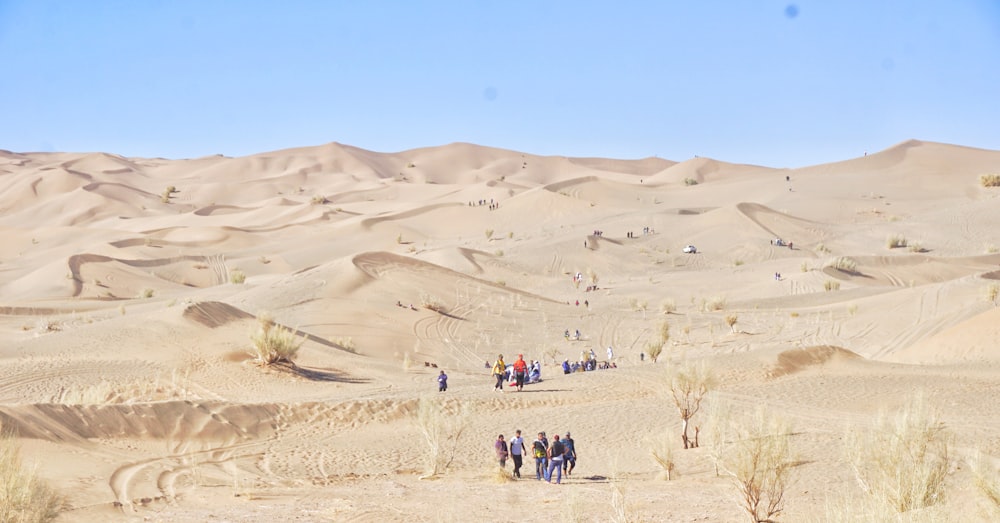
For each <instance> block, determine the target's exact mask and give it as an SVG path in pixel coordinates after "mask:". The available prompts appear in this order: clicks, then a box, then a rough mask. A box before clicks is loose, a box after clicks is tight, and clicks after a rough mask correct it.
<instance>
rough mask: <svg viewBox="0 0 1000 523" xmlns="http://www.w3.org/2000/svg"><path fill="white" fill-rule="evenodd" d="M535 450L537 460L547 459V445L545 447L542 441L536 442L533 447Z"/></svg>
mask: <svg viewBox="0 0 1000 523" xmlns="http://www.w3.org/2000/svg"><path fill="white" fill-rule="evenodd" d="M533 448H534V450H535V457H536V458H544V457H545V445H543V444H542V442H541V441H536V442H535V443H534V445H533Z"/></svg>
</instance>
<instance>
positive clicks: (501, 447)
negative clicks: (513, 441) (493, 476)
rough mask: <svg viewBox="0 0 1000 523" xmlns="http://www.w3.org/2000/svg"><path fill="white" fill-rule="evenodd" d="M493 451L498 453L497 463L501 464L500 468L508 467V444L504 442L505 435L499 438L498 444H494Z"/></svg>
mask: <svg viewBox="0 0 1000 523" xmlns="http://www.w3.org/2000/svg"><path fill="white" fill-rule="evenodd" d="M493 449H494V450H496V452H497V461H498V462H500V468H506V467H507V442H506V441H504V440H503V434H501V435H499V436H498V437H497V441H496V443H494V444H493Z"/></svg>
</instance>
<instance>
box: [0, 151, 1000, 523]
mask: <svg viewBox="0 0 1000 523" xmlns="http://www.w3.org/2000/svg"><path fill="white" fill-rule="evenodd" d="M997 165H1000V151H989V150H981V149H972V148H967V147H961V146H955V145H948V144H940V143H932V142H922V141H917V140H910V141H906V142H902V143H900V144H898V145H896V146H893V147H890V148H889V149H886V150H885V151H877V152H871V153H870V154H867V155H864V156H860V157H857V158H851V159H846V160H844V161H841V162H834V163H829V164H824V165H816V166H810V167H805V168H801V169H774V168H770V167H765V166H753V165H739V164H731V163H727V162H725V161H721V160H716V159H709V158H694V159H689V160H686V161H683V162H675V161H671V160H666V159H661V158H645V159H640V160H616V159H604V158H572V157H562V156H540V155H534V154H530V153H526V152H518V151H509V150H503V149H496V148H490V147H483V146H479V145H473V144H466V143H456V144H449V145H445V146H440V147H427V148H420V149H412V150H408V151H401V152H394V153H382V152H374V151H366V150H363V149H359V148H357V147H352V146H349V145H344V144H339V143H329V144H324V145H319V146H312V147H301V148H295V149H286V150H280V151H269V152H264V153H260V154H255V155H251V156H246V157H240V158H228V157H224V156H209V157H204V158H196V159H188V160H167V159H163V158H123V157H120V156H117V155H114V154H108V153H17V152H11V151H0V178H2V179H3V180H4V181H5V183H4V184H3V187H2V188H0V211H2V212H0V231H2V232H3V236H4V239H5V241H4V242H2V244H0V336H2V339H3V341H4V343H3V344H0V423H2V424H3V426H4V427H5V428H6V429H8V430H11V431H14V432H15V433H16V434H17V438H18V442H19V443H20V444H21V445H22V447H23V449H24V454H25V456H26V457H27V459H28V460H29V461H30V462H31V463H33V464H36V465H37V466H38V470H39V473H40V475H41V476H42V477H43V478H44V479H46V480H47V481H49V482H50V483H51V484H52V485H53V486H54V487H55V488H56V489H57V490H59V491H60V492H62V493H64V494H65V495H66V497H67V500H68V509H67V511H66V512H64V513H63V514H62V516H60V519H59V520H60V521H208V520H216V519H217V520H220V521H222V520H226V521H293V520H294V521H403V520H406V521H486V520H495V519H497V510H496V504H497V502H496V500H497V499H500V500H501V501H502V502H503V503H513V502H514V501H515V500H516V502H517V504H518V505H519V506H525V507H532V508H531V512H530V514H531V517H529V518H528V519H532V520H533V518H534V519H538V520H542V519H544V520H556V519H567V520H569V519H573V518H574V517H575V516H574V514H577V515H580V517H578V518H576V519H573V520H576V521H608V520H611V519H612V517H613V513H614V511H615V509H614V507H613V506H612V503H611V499H612V489H613V487H614V485H613V484H612V483H611V482H610V480H609V478H612V477H618V478H621V479H622V482H621V483H618V485H619V486H620V488H622V489H623V490H622V492H624V494H625V499H626V500H627V511H629V512H630V513H631V514H632V515H633V516H634V517H636V518H638V519H641V520H645V521H692V520H704V521H741V520H742V519H743V516H742V514H741V509H740V507H739V506H738V505H737V504H736V503H734V501H733V499H734V497H735V494H734V490H733V487H732V484H731V481H730V480H729V479H727V478H726V477H722V476H716V474H715V469H714V466H713V465H712V461H711V454H712V452H713V451H714V450H715V449H713V448H712V444H711V443H710V440H711V438H710V433H711V432H710V431H711V430H712V429H711V423H710V422H709V420H708V419H707V418H706V417H705V416H704V413H701V414H699V415H698V416H697V417H696V418H695V420H694V422H695V424H696V426H698V427H699V429H698V430H700V431H701V436H702V438H703V439H702V446H701V447H700V448H697V449H690V450H682V449H681V448H680V438H679V430H680V421H679V419H678V417H677V415H676V412H675V410H674V408H673V406H672V404H671V403H670V400H669V398H668V394H664V390H663V389H664V385H663V383H664V377H663V376H664V372H665V368H666V367H667V366H668V365H669V364H670V362H675V363H676V362H679V361H681V360H683V359H690V360H695V361H699V362H704V363H705V364H706V365H707V366H708V367H710V368H711V369H712V370H713V373H714V374H715V375H716V377H717V378H718V379H717V385H716V388H715V391H714V393H713V395H712V397H711V399H710V402H713V403H715V404H726V405H730V406H732V407H734V408H736V409H737V410H740V411H744V410H746V411H749V410H752V409H753V408H756V407H757V406H763V407H766V408H767V409H769V410H770V411H772V412H776V413H780V414H781V415H783V416H785V417H786V418H787V419H788V420H789V422H790V423H791V424H792V426H793V432H792V434H793V436H792V437H791V440H790V442H791V445H792V448H793V450H795V452H796V453H797V455H798V456H802V459H801V460H800V461H799V462H798V464H797V465H796V466H795V467H794V468H793V472H792V479H793V485H794V486H793V487H792V488H791V489H790V490H789V491H788V492H787V493H786V498H785V499H786V503H787V506H786V512H785V516H784V519H783V520H787V521H809V520H817V519H816V518H817V513H819V512H822V510H821V508H822V507H823V506H825V504H826V503H827V502H828V500H830V499H843V500H847V501H848V502H849V503H852V504H853V506H855V507H860V506H862V505H863V503H862V502H863V501H864V500H865V499H866V495H865V493H864V492H863V491H862V490H861V489H860V487H859V486H858V484H857V482H856V481H855V479H854V476H853V472H852V469H851V467H850V465H849V464H848V463H847V462H846V461H845V459H844V454H843V449H842V445H843V441H844V431H845V430H848V429H849V430H852V431H864V430H866V429H867V428H869V427H871V426H872V423H873V418H874V416H875V414H876V413H877V412H878V411H879V409H882V408H886V409H898V408H900V407H901V406H902V405H904V404H905V403H906V401H907V400H909V399H910V398H912V397H913V396H914V395H915V394H917V393H918V392H919V393H922V394H924V395H925V396H926V398H927V401H928V403H929V404H930V405H931V406H933V407H935V408H937V409H939V411H940V412H941V413H942V416H943V420H944V423H945V426H946V427H947V428H948V429H949V430H951V431H952V434H953V438H954V439H953V443H954V445H953V454H954V458H955V460H956V461H955V463H954V465H953V466H952V468H951V472H950V473H949V475H948V478H947V481H946V495H945V496H944V497H943V499H941V500H940V501H938V502H937V503H935V504H934V505H933V506H931V507H928V508H926V509H922V510H921V511H920V513H919V514H917V515H916V516H915V517H917V520H921V519H920V518H926V520H929V521H970V520H977V518H980V517H981V512H980V511H979V508H978V507H979V506H980V504H981V503H984V502H985V501H984V500H983V499H982V498H981V497H980V496H979V494H977V492H976V490H975V489H974V488H973V487H972V479H971V477H970V475H969V473H968V467H967V462H966V461H967V458H968V457H969V456H970V455H971V454H972V453H973V451H977V450H979V451H982V452H985V453H986V454H987V455H989V456H991V457H993V458H994V459H997V456H1000V421H997V420H1000V402H998V401H995V400H996V397H997V392H998V391H1000V352H998V350H997V348H996V346H995V345H996V343H995V342H996V340H997V338H998V336H1000V332H998V325H1000V316H998V308H997V305H996V303H997V300H996V298H995V294H996V285H997V284H998V282H1000V254H997V249H998V246H1000V235H998V233H997V230H998V229H997V227H996V223H998V222H1000V205H997V202H998V198H1000V192H998V189H995V188H984V187H981V186H980V185H979V179H978V177H979V175H980V174H983V173H989V172H996V170H997V169H996V166H997ZM170 187H172V188H173V189H174V191H173V192H168V191H167V189H168V188H170ZM491 202H492V203H494V204H496V205H490V203H491ZM776 238H781V239H782V240H784V241H785V242H791V243H793V247H794V248H789V247H788V246H787V245H784V246H781V245H775V244H774V243H773V240H774V239H776ZM889 238H902V239H905V240H906V244H907V245H906V246H900V247H897V248H890V247H889V245H888V239H889ZM688 244H694V245H696V246H697V247H698V252H697V253H695V254H687V253H684V252H682V249H683V247H684V246H685V245H688ZM838 259H841V265H842V266H843V265H844V264H846V263H848V262H846V261H843V260H850V262H851V263H853V267H852V268H850V269H849V270H842V269H838V268H836V266H835V265H836V262H837V260H838ZM235 275H243V276H245V281H244V282H243V283H234V282H238V281H239V279H238V278H235V277H234V276H235ZM576 275H580V279H579V280H578V281H574V278H575V276H576ZM991 293H992V295H991ZM261 312H267V313H269V314H270V315H271V316H272V317H273V319H274V321H275V322H276V323H277V324H278V325H280V326H283V327H285V328H288V329H291V330H292V331H293V332H294V333H295V334H296V335H297V336H299V338H300V339H301V340H302V341H303V345H302V347H301V349H300V351H299V354H298V356H297V358H296V360H295V365H278V366H272V367H261V366H260V365H258V364H256V363H255V362H254V361H253V360H252V358H251V356H250V354H249V349H250V333H251V332H252V331H253V330H254V329H255V328H257V321H256V320H255V318H254V316H255V315H257V314H258V313H261ZM663 321H666V322H667V323H668V324H669V325H670V337H669V341H668V342H667V344H666V346H665V351H664V352H665V353H664V355H663V356H661V358H660V360H659V361H658V362H656V363H653V362H652V361H651V359H650V358H649V357H648V354H646V352H647V346H648V345H649V344H650V343H651V342H653V341H654V340H655V339H656V338H657V336H658V335H659V331H660V324H661V322H663ZM577 330H579V331H580V336H579V338H577V337H576V336H575V333H576V331H577ZM567 331H569V332H571V333H572V334H573V335H572V336H570V337H569V338H567V337H566V336H565V335H564V333H565V332H567ZM608 346H611V347H613V350H614V356H613V361H614V363H615V364H616V365H617V368H615V369H609V370H601V371H596V372H585V373H575V374H570V375H564V374H563V373H562V372H561V370H560V369H559V367H558V363H559V362H562V361H563V360H569V361H577V360H580V359H582V358H583V357H584V355H585V354H586V353H589V351H591V350H594V351H595V353H596V355H597V357H598V359H599V360H606V359H607V357H606V352H605V351H606V349H607V347H608ZM499 353H503V354H504V355H505V356H506V357H507V360H508V362H510V361H513V358H514V357H516V355H517V354H524V355H525V357H526V358H527V359H538V360H542V361H543V370H542V377H543V381H542V382H540V383H537V384H532V385H529V386H528V387H526V389H525V391H524V392H521V393H516V392H513V391H507V392H506V393H504V394H502V395H501V394H497V393H495V392H492V384H491V377H490V376H489V375H488V374H489V372H488V370H487V369H486V368H484V365H485V364H488V362H491V361H492V360H493V359H494V358H495V357H496V356H497V354H499ZM441 370H445V371H446V372H447V373H448V375H449V376H450V378H449V390H448V392H447V393H441V394H438V393H437V392H436V381H435V379H436V376H437V374H438V372H440V371H441ZM424 395H431V396H432V397H433V396H434V395H436V396H437V398H438V399H439V400H440V401H442V402H444V403H445V404H446V405H447V406H449V408H453V409H458V407H459V405H460V404H463V405H465V408H468V409H470V410H471V412H472V413H473V414H472V416H471V418H470V419H469V421H468V426H467V429H466V431H465V432H463V434H462V436H461V438H462V439H461V441H460V447H459V450H460V451H459V452H457V453H456V455H455V456H454V460H453V462H452V464H451V467H450V468H449V470H448V472H447V473H446V474H444V475H443V476H441V477H440V478H439V479H437V480H435V481H426V480H421V479H419V478H420V477H421V476H422V475H423V473H424V471H425V465H426V462H425V459H426V456H427V454H428V451H427V450H426V448H425V446H424V443H423V440H422V439H421V436H420V434H419V432H418V430H417V427H416V424H415V419H416V416H417V411H418V400H419V398H420V397H421V396H424ZM517 428H520V429H522V430H524V431H525V435H526V436H528V438H527V439H528V440H529V441H530V439H532V438H533V436H534V434H535V433H536V432H538V431H540V430H544V431H547V432H548V433H549V434H550V435H552V434H565V432H566V431H572V433H573V437H574V438H575V439H576V441H577V446H578V450H579V453H580V462H579V465H578V469H577V472H575V473H574V474H573V475H572V476H570V477H568V478H565V479H566V481H565V482H564V485H562V486H561V487H558V488H557V487H555V486H548V485H539V484H538V483H537V482H534V481H518V482H510V483H497V482H496V481H495V480H494V479H492V478H493V470H492V469H493V467H492V466H491V465H490V464H491V462H492V459H493V458H492V456H493V453H492V452H493V451H492V443H493V441H494V439H495V438H496V435H497V434H500V433H503V434H505V435H507V436H508V437H510V436H511V434H512V432H513V430H514V429H517ZM655 435H669V436H670V437H671V438H672V440H671V441H672V442H673V444H674V445H675V447H674V449H675V450H674V456H675V460H676V470H675V472H676V477H675V478H674V479H673V480H672V481H669V482H667V481H663V480H661V479H658V476H659V472H660V471H659V468H658V467H657V465H656V464H655V463H654V462H653V461H652V459H651V458H650V451H649V449H650V446H651V443H650V441H651V440H650V438H651V437H653V436H655ZM509 467H510V465H509V464H508V469H507V470H508V471H509V470H510V468H509ZM530 469H531V465H528V466H527V467H526V477H528V476H531V477H533V475H532V474H531V473H532V471H531V470H530ZM501 519H503V518H501ZM818 520H822V517H819V519H818ZM859 520H865V517H863V516H859Z"/></svg>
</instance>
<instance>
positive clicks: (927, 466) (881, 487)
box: [845, 395, 951, 512]
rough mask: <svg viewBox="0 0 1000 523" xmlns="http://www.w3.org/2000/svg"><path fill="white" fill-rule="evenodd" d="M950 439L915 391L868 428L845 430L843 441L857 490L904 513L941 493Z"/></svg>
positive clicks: (928, 502) (937, 497) (941, 424)
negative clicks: (858, 488)
mask: <svg viewBox="0 0 1000 523" xmlns="http://www.w3.org/2000/svg"><path fill="white" fill-rule="evenodd" d="M950 439H951V438H950V436H949V434H948V433H947V431H946V430H945V427H944V424H943V423H941V422H940V421H939V420H938V418H937V416H936V415H935V414H934V413H932V412H931V410H930V409H929V408H928V407H927V406H926V405H925V404H924V401H923V397H922V396H920V395H918V396H917V397H916V398H915V399H914V400H913V401H911V402H910V403H909V404H907V405H905V406H904V407H903V408H901V409H897V410H894V411H893V412H892V413H891V414H890V413H889V412H887V411H885V410H883V411H882V412H881V413H880V414H879V415H878V417H877V419H876V420H875V424H874V426H872V427H871V428H870V429H869V430H867V431H859V430H856V429H855V430H849V431H848V433H847V437H846V438H845V442H846V443H845V444H846V447H847V455H848V458H849V460H850V462H851V465H852V466H853V468H854V472H855V476H856V478H857V480H858V483H859V484H860V485H861V488H862V489H864V491H865V492H867V493H868V494H869V495H871V496H872V497H873V498H875V499H876V500H877V501H879V502H882V503H884V504H886V505H888V506H890V507H892V508H893V509H894V510H896V511H897V512H907V511H909V510H913V509H919V508H923V507H927V506H930V505H933V504H934V503H936V502H938V501H940V500H941V499H942V498H943V497H944V480H945V476H946V474H947V472H948V465H949V463H950V459H949V455H948V453H949V449H950Z"/></svg>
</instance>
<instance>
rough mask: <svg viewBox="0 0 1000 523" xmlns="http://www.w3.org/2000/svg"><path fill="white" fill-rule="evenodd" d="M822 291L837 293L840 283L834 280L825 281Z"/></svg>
mask: <svg viewBox="0 0 1000 523" xmlns="http://www.w3.org/2000/svg"><path fill="white" fill-rule="evenodd" d="M823 289H824V290H826V291H839V290H840V282H839V281H834V280H826V281H825V282H823Z"/></svg>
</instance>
